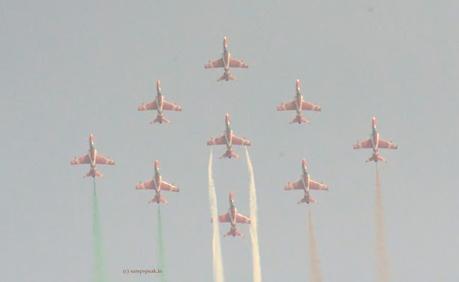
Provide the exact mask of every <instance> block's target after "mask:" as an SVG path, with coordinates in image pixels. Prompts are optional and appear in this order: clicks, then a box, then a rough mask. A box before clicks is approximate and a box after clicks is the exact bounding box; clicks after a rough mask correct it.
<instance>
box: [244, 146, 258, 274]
mask: <svg viewBox="0 0 459 282" xmlns="http://www.w3.org/2000/svg"><path fill="white" fill-rule="evenodd" d="M245 157H246V159H247V167H248V170H249V177H250V180H249V181H250V182H249V198H250V220H251V223H250V239H251V240H252V267H253V282H261V265H260V248H259V245H258V226H257V224H258V223H257V221H258V218H257V210H258V207H257V191H256V187H255V175H254V172H253V165H252V161H251V160H250V156H249V150H248V149H247V147H245Z"/></svg>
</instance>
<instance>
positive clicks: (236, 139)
mask: <svg viewBox="0 0 459 282" xmlns="http://www.w3.org/2000/svg"><path fill="white" fill-rule="evenodd" d="M231 140H232V143H233V145H244V146H250V140H248V139H244V138H242V137H239V136H236V135H234V134H233V136H232V137H231Z"/></svg>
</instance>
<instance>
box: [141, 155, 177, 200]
mask: <svg viewBox="0 0 459 282" xmlns="http://www.w3.org/2000/svg"><path fill="white" fill-rule="evenodd" d="M154 166H155V176H154V178H153V179H152V180H147V181H145V182H143V183H142V182H139V183H138V184H137V185H136V186H135V188H136V189H139V190H155V192H156V193H155V197H154V198H153V199H152V200H151V201H149V203H157V204H167V200H166V198H165V197H163V196H162V195H161V190H164V191H169V192H179V191H180V190H179V188H177V186H174V185H172V184H169V183H167V182H166V181H164V180H163V179H162V177H161V174H160V173H159V161H158V160H156V161H155V164H154Z"/></svg>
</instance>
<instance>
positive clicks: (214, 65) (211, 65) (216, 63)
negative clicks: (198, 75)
mask: <svg viewBox="0 0 459 282" xmlns="http://www.w3.org/2000/svg"><path fill="white" fill-rule="evenodd" d="M223 66H224V64H223V59H217V60H214V61H209V63H207V64H206V65H204V68H206V69H212V68H223Z"/></svg>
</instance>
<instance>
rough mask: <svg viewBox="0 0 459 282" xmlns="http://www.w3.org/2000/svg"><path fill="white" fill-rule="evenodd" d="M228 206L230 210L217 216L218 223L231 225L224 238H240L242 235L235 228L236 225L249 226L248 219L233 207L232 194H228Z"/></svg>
mask: <svg viewBox="0 0 459 282" xmlns="http://www.w3.org/2000/svg"><path fill="white" fill-rule="evenodd" d="M229 205H230V208H229V210H228V212H227V213H225V214H222V215H220V216H218V221H219V222H221V223H226V222H229V223H230V224H231V228H230V230H229V231H228V233H226V234H225V237H226V236H233V237H236V236H242V233H241V232H239V230H238V229H237V227H236V223H247V224H250V218H249V217H247V216H245V215H242V214H240V213H238V211H237V209H236V206H235V205H234V193H232V192H231V193H229Z"/></svg>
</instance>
